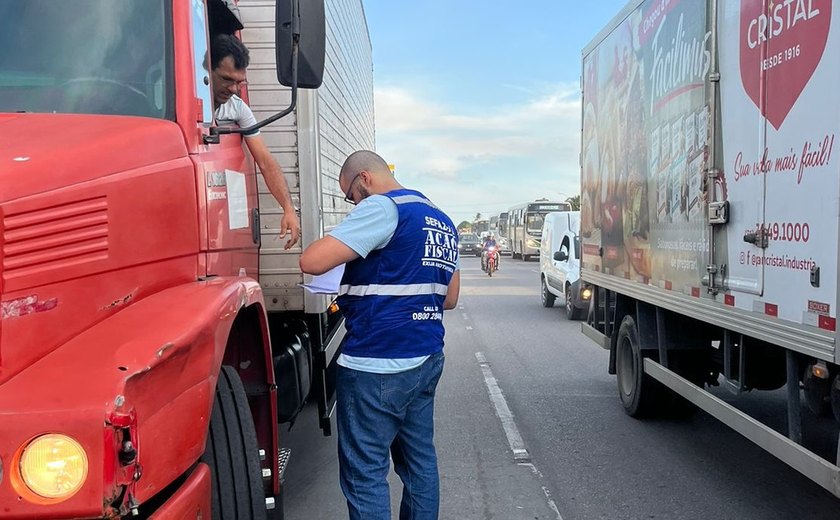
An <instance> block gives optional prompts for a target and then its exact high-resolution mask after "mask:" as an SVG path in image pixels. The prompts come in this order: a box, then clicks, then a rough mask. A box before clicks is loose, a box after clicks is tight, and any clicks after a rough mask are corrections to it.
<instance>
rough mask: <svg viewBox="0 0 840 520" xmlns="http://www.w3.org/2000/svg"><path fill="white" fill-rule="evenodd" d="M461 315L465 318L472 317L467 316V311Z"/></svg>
mask: <svg viewBox="0 0 840 520" xmlns="http://www.w3.org/2000/svg"><path fill="white" fill-rule="evenodd" d="M461 316H462V317H463V318H464V319H465V320H468V319H470V318H469V316H467V313H466V312H463V313H461Z"/></svg>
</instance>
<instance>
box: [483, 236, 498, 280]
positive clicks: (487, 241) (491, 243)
mask: <svg viewBox="0 0 840 520" xmlns="http://www.w3.org/2000/svg"><path fill="white" fill-rule="evenodd" d="M491 247H492V248H494V250H495V252H496V270H497V271H498V270H499V259H500V257H501V256H502V255H501V254H499V245H498V244H497V243H496V236H495V235H494V234H493V233H490V234H489V235H487V236H486V237H485V238H484V244H482V246H481V270H482V271H487V255H488V250H489V249H490V248H491Z"/></svg>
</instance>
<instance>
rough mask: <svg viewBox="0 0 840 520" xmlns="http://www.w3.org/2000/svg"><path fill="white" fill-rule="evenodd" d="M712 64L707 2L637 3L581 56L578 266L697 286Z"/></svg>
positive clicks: (703, 246) (660, 282) (702, 241)
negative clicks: (707, 89) (580, 256)
mask: <svg viewBox="0 0 840 520" xmlns="http://www.w3.org/2000/svg"><path fill="white" fill-rule="evenodd" d="M709 63H710V49H709V32H708V30H707V28H706V5H705V4H704V3H702V2H689V1H680V0H672V1H670V2H663V1H661V0H656V1H649V2H644V3H642V4H641V6H640V7H639V8H637V9H636V10H634V11H633V12H632V13H631V14H630V15H629V16H628V17H627V18H626V19H625V20H624V21H623V22H622V23H621V24H620V25H619V26H618V27H617V28H616V29H615V30H613V31H612V32H611V33H610V34H609V36H608V37H607V38H606V39H605V40H604V41H603V42H602V43H601V44H600V45H598V46H597V48H596V49H595V50H594V51H593V52H591V53H590V54H589V55H587V56H585V57H584V62H583V82H584V121H583V144H582V146H583V148H582V151H583V152H582V162H583V181H582V184H583V187H582V199H583V200H582V207H583V208H584V210H583V211H584V213H583V221H582V227H581V231H582V235H583V241H584V242H583V243H584V246H583V248H584V257H583V264H584V266H585V267H586V268H589V269H594V270H599V271H603V272H605V273H607V274H613V275H616V276H620V277H624V278H628V279H632V280H635V281H639V282H642V283H650V284H657V285H661V286H663V287H664V286H666V285H667V287H668V288H669V289H670V288H672V287H673V289H675V290H677V289H679V290H681V289H682V287H683V286H686V287H689V288H691V287H693V286H698V285H699V280H700V277H701V275H702V272H703V270H704V269H705V264H704V261H703V256H704V254H705V252H706V250H707V248H708V245H707V235H706V225H705V224H704V211H703V207H704V204H703V200H704V198H703V197H704V195H703V187H704V186H703V182H702V179H703V171H704V169H705V167H706V157H707V155H706V146H707V139H708V135H709V132H708V126H709V113H708V108H707V105H706V100H705V84H704V78H705V76H706V75H707V74H708V69H709Z"/></svg>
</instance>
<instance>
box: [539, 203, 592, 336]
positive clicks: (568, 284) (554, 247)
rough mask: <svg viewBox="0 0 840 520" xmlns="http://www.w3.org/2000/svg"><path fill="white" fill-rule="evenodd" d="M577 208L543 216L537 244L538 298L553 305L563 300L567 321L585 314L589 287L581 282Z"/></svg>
mask: <svg viewBox="0 0 840 520" xmlns="http://www.w3.org/2000/svg"><path fill="white" fill-rule="evenodd" d="M580 254H581V251H580V211H556V212H553V213H549V214H547V215H546V216H545V222H543V228H542V244H541V245H540V299H541V300H542V304H543V307H553V306H554V299H555V298H557V297H561V298H563V299H564V300H565V302H566V316H567V317H568V318H569V319H570V320H580V319H583V318H585V317H586V313H587V312H588V310H589V300H590V298H591V297H592V290H591V289H590V288H588V287H581V281H580Z"/></svg>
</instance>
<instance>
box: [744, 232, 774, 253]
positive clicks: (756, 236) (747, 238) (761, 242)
mask: <svg viewBox="0 0 840 520" xmlns="http://www.w3.org/2000/svg"><path fill="white" fill-rule="evenodd" d="M744 242H746V243H748V244H753V245H754V246H755V247H760V248H761V249H766V248H767V246H768V245H769V242H770V240H769V238H768V236H767V232H766V231H764V230H763V229H760V230H758V231H748V232H747V233H744Z"/></svg>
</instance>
